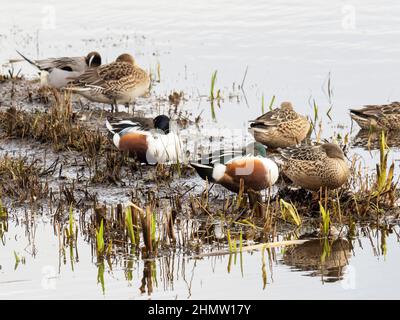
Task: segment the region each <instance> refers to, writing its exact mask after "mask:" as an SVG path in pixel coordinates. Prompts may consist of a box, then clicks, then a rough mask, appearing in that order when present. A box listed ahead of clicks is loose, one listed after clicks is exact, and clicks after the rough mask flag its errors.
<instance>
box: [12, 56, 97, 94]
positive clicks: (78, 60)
mask: <svg viewBox="0 0 400 320" xmlns="http://www.w3.org/2000/svg"><path fill="white" fill-rule="evenodd" d="M17 52H18V51H17ZM18 54H19V55H20V56H21V57H22V58H24V59H25V60H26V61H28V62H29V63H30V64H32V65H34V66H35V67H36V68H38V69H39V70H40V72H41V76H42V73H44V77H43V78H42V77H41V78H42V79H44V81H45V83H42V85H49V86H51V87H54V88H57V89H61V88H63V87H65V86H66V85H67V84H68V82H70V81H71V79H73V78H76V77H78V76H80V75H81V74H82V73H84V72H85V71H86V70H88V69H89V68H97V67H98V66H100V65H101V56H100V54H99V53H98V52H96V51H93V52H89V53H88V54H87V56H83V57H61V58H48V59H43V60H31V59H28V58H27V57H25V56H24V55H23V54H22V53H20V52H18Z"/></svg>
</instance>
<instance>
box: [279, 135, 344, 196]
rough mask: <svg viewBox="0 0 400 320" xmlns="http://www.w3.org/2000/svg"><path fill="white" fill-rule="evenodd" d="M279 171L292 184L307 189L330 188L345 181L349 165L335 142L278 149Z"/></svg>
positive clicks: (339, 185)
mask: <svg viewBox="0 0 400 320" xmlns="http://www.w3.org/2000/svg"><path fill="white" fill-rule="evenodd" d="M280 155H281V157H282V158H281V159H282V160H283V163H282V169H281V170H282V172H283V174H284V175H285V176H286V177H288V178H289V179H290V180H291V181H292V182H293V183H294V184H295V185H297V186H300V187H302V188H304V189H307V190H310V191H318V190H319V189H320V188H321V187H322V188H327V189H328V190H333V189H337V188H339V187H341V186H342V185H343V184H345V183H346V182H347V180H348V178H349V176H350V169H349V166H348V164H347V162H346V157H345V154H344V152H343V150H342V149H341V148H340V147H339V146H338V145H337V144H335V143H324V144H321V145H315V146H304V145H303V146H299V147H293V148H285V149H282V150H280Z"/></svg>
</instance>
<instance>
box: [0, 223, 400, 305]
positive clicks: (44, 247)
mask: <svg viewBox="0 0 400 320" xmlns="http://www.w3.org/2000/svg"><path fill="white" fill-rule="evenodd" d="M32 230H33V229H32ZM34 230H35V232H34V233H35V235H34V236H33V235H32V234H31V235H30V237H29V239H30V241H28V237H27V235H26V234H25V227H24V226H23V225H18V226H16V225H15V224H14V223H10V225H9V231H8V232H7V233H6V234H5V237H4V242H5V243H4V244H3V245H2V250H1V251H0V266H1V268H0V288H1V290H0V298H1V299H15V298H18V299H29V298H37V299H70V298H73V299H86V298H99V299H148V298H152V299H175V298H178V299H187V298H190V299H309V298H314V299H399V298H400V296H399V292H398V290H397V289H396V288H395V287H394V286H395V285H396V284H397V283H399V281H400V276H399V273H398V272H397V270H398V266H399V263H400V255H399V249H400V244H399V238H398V236H397V235H396V232H397V234H398V232H399V228H398V227H396V228H395V232H392V233H391V234H389V236H388V237H387V238H386V249H385V250H383V247H382V233H381V232H376V231H369V232H370V235H369V236H368V237H367V235H360V237H359V239H356V240H353V241H350V242H349V241H348V240H345V239H342V240H336V241H335V242H334V243H333V245H332V249H331V253H330V256H329V257H327V258H326V260H325V267H324V268H322V267H321V262H320V261H321V253H322V247H321V245H322V243H321V242H320V240H312V241H310V242H307V243H305V244H303V245H298V246H296V247H287V248H286V249H285V250H283V249H275V250H272V249H271V257H272V254H273V255H274V256H275V258H274V259H271V260H269V258H268V253H267V251H265V252H264V253H262V252H261V251H254V252H251V253H243V254H242V257H241V256H240V254H237V255H236V257H235V256H234V255H232V256H231V257H229V255H225V256H219V257H206V258H202V259H193V258H191V257H190V256H184V255H182V254H179V253H172V252H171V254H170V255H169V256H168V257H163V258H158V259H156V260H154V261H150V262H144V261H143V260H139V261H136V260H135V258H134V257H130V256H127V257H125V258H121V259H118V262H117V263H113V264H112V269H111V268H110V267H109V266H108V264H107V262H105V271H104V291H103V288H102V285H101V282H99V281H98V266H96V261H95V260H96V258H92V252H91V247H90V245H89V244H88V243H86V242H84V240H83V238H82V237H79V238H78V244H79V245H78V249H77V250H75V249H74V250H73V255H72V257H73V258H72V262H71V252H70V250H69V249H68V248H66V254H65V260H64V258H63V257H62V256H61V257H60V256H59V254H58V252H59V250H58V249H59V245H58V238H57V236H55V235H54V234H53V228H52V227H51V225H50V224H49V223H43V222H40V223H37V224H35V228H34ZM14 251H15V252H16V253H17V255H18V256H19V257H20V258H22V257H24V258H25V262H24V263H22V262H20V263H19V264H18V265H17V266H15V257H14ZM129 260H130V261H131V265H130V266H129V265H128V264H127V263H128V262H129ZM230 260H231V262H229V261H230ZM263 263H264V269H265V273H264V274H263ZM229 265H230V266H229ZM151 266H153V268H154V269H153V270H154V272H153V275H152V276H151V277H150V278H151V283H150V284H149V280H148V279H149V278H148V277H147V276H145V275H146V271H145V270H144V269H145V268H146V270H150V269H149V268H151ZM322 270H323V271H322ZM127 271H131V273H132V274H131V277H132V278H131V279H130V280H129V279H128V278H127ZM264 277H265V280H264ZM143 279H147V282H146V281H145V282H144V284H145V285H144V286H143ZM304 288H307V290H305V289H304ZM149 291H150V294H149Z"/></svg>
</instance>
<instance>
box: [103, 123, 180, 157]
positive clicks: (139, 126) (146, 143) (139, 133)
mask: <svg viewBox="0 0 400 320" xmlns="http://www.w3.org/2000/svg"><path fill="white" fill-rule="evenodd" d="M106 127H107V129H108V130H109V132H110V133H111V134H112V136H113V142H114V144H115V146H116V147H117V148H118V149H119V150H121V151H127V152H128V153H129V155H130V156H132V157H135V158H137V159H138V160H139V161H140V162H142V163H148V164H155V163H166V162H177V161H182V159H183V153H182V141H181V139H180V138H179V136H178V135H177V134H176V133H175V132H173V131H171V130H170V129H171V128H170V119H169V117H167V116H165V115H160V116H157V117H155V118H154V120H153V128H151V126H150V127H149V126H147V125H144V124H143V123H139V122H132V121H130V120H121V121H118V122H114V123H110V122H109V121H108V120H107V121H106Z"/></svg>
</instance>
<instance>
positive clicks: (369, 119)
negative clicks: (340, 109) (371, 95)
mask: <svg viewBox="0 0 400 320" xmlns="http://www.w3.org/2000/svg"><path fill="white" fill-rule="evenodd" d="M350 116H351V118H352V119H353V120H354V121H355V122H357V123H358V125H359V126H360V127H361V129H367V130H369V129H370V128H374V129H380V130H381V129H389V130H400V102H392V103H390V104H384V105H368V106H364V107H363V108H361V109H350Z"/></svg>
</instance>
